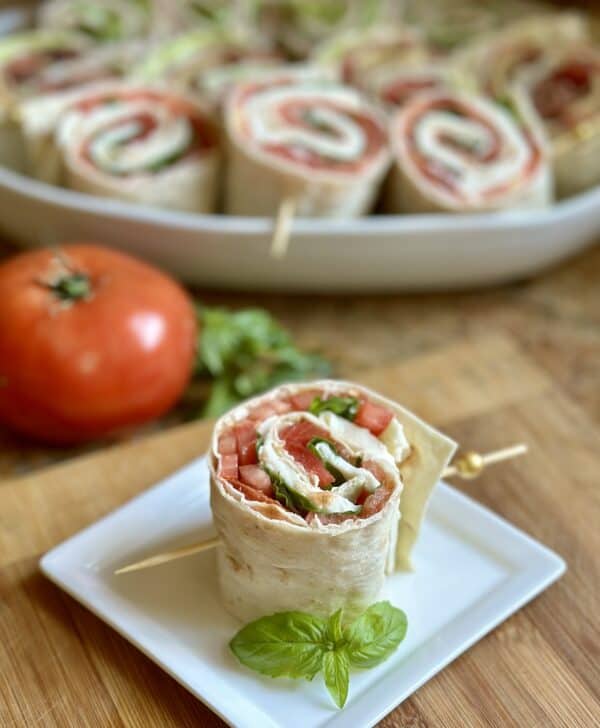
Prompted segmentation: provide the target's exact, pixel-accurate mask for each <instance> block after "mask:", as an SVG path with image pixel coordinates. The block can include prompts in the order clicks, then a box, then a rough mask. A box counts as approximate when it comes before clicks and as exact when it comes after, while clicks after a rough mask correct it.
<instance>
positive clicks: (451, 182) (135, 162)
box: [0, 0, 600, 217]
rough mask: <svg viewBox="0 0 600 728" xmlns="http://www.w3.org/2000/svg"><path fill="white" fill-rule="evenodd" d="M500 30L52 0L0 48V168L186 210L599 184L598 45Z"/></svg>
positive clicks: (282, 10)
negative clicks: (285, 200)
mask: <svg viewBox="0 0 600 728" xmlns="http://www.w3.org/2000/svg"><path fill="white" fill-rule="evenodd" d="M367 10H368V12H367ZM505 21H506V19H505V18H504V19H500V20H499V21H498V23H499V25H496V27H494V26H493V24H492V26H491V27H485V28H483V30H481V29H480V30H478V32H464V33H463V34H462V35H461V34H460V33H459V34H456V35H457V37H453V38H452V39H451V41H450V42H440V38H439V34H436V33H434V32H432V27H431V26H430V25H429V26H428V25H427V23H420V22H419V19H418V18H416V19H414V18H413V19H411V18H408V19H407V18H406V17H403V16H402V13H400V12H396V13H392V12H390V8H389V3H383V2H379V3H378V2H375V1H374V0H371V2H368V3H356V2H355V3H352V2H346V3H339V2H338V3H335V2H334V3H332V4H331V5H330V4H328V3H322V4H319V3H314V2H306V3H303V2H299V1H296V2H288V3H285V2H282V3H273V2H260V0H246V2H240V1H238V2H232V3H212V4H211V3H210V2H204V3H202V2H187V1H184V0H179V1H176V0H175V1H174V0H155V1H154V2H152V0H105V1H104V2H102V1H101V0H99V1H97V2H94V3H91V2H90V3H85V2H81V0H50V1H49V2H45V3H43V4H42V5H40V9H39V11H38V14H37V16H36V27H35V28H33V29H30V30H25V31H22V32H19V33H18V34H13V35H10V36H5V37H4V38H3V39H2V40H0V163H1V164H3V165H4V166H6V167H10V168H13V169H16V170H18V171H20V172H23V173H26V174H29V175H31V176H32V177H35V178H37V179H39V180H42V181H44V182H46V183H50V184H54V185H59V186H62V187H65V188H68V189H71V190H76V191H79V192H83V193H87V194H92V195H97V196H101V197H111V198H116V199H119V200H127V201H133V202H139V203H143V204H146V205H153V206H157V207H162V208H171V209H176V210H184V211H188V212H198V213H224V214H229V215H262V216H265V215H273V214H275V213H276V211H277V209H278V206H279V205H280V204H281V200H282V197H284V196H293V198H294V200H295V201H296V214H297V215H299V216H305V217H357V216H360V215H365V214H369V213H372V212H374V211H377V212H380V213H381V212H382V213H423V212H477V211H488V210H506V209H512V208H536V207H542V206H545V205H548V204H551V202H552V201H553V200H554V199H557V198H561V197H564V196H569V195H573V194H575V193H579V192H581V191H583V190H585V189H587V188H590V187H591V186H593V185H596V184H598V182H600V50H599V49H598V48H597V47H594V45H593V43H592V40H591V37H590V31H589V28H588V24H587V22H586V19H585V17H583V16H580V15H578V14H574V13H564V12H563V13H558V12H552V13H551V12H543V13H539V12H536V13H535V14H533V15H527V14H526V15H525V17H522V18H520V19H519V20H516V21H515V20H514V19H512V20H510V22H508V23H507V22H505ZM447 40H448V39H446V41H447Z"/></svg>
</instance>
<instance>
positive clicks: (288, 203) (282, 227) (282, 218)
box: [271, 196, 297, 258]
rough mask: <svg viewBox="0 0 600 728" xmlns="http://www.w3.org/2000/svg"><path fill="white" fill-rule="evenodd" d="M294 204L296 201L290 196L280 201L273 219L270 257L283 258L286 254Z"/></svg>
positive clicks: (294, 210) (294, 211) (294, 209)
mask: <svg viewBox="0 0 600 728" xmlns="http://www.w3.org/2000/svg"><path fill="white" fill-rule="evenodd" d="M296 204H297V200H296V198H295V197H292V196H288V197H284V198H283V200H281V203H280V205H279V210H278V211H277V217H276V219H275V230H274V231H273V240H272V241H271V257H273V258H283V257H285V254H286V253H287V249H288V245H289V242H290V233H291V230H292V222H293V221H294V215H295V213H296Z"/></svg>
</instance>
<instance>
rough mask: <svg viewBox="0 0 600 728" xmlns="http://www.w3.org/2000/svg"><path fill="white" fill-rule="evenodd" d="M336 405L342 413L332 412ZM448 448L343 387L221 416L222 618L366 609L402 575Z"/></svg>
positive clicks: (214, 456)
mask: <svg viewBox="0 0 600 728" xmlns="http://www.w3.org/2000/svg"><path fill="white" fill-rule="evenodd" d="M340 397H341V398H343V399H342V402H344V403H345V406H346V411H345V413H342V411H341V410H340V409H339V408H337V409H336V407H335V406H332V403H335V402H336V400H337V402H338V404H339V402H340V400H339V398H340ZM317 398H319V399H317ZM315 403H318V404H319V406H318V407H317V408H316V409H315ZM332 409H336V412H337V413H336V412H333V411H332ZM257 443H258V444H257ZM454 449H455V443H454V442H453V441H452V440H450V439H449V438H447V437H446V436H445V435H442V434H441V433H439V432H437V431H436V430H434V429H433V428H431V427H430V426H429V425H427V424H425V423H424V422H422V421H421V420H420V419H418V418H417V417H416V416H415V415H413V414H412V413H411V412H409V411H408V410H406V409H404V408H403V407H401V406H400V405H398V404H396V403H394V402H391V401H389V400H387V399H384V398H383V397H381V396H380V395H377V394H375V393H374V392H372V391H370V390H368V389H366V388H364V387H361V386H358V385H356V384H352V383H350V382H340V381H331V380H324V381H317V382H312V383H310V384H294V385H284V386H282V387H278V388H277V389H275V390H273V391H271V392H269V393H267V394H265V395H262V396H261V397H257V398H255V399H253V400H250V401H249V402H247V403H245V404H243V405H241V406H239V407H236V408H235V409H233V410H232V411H231V412H229V413H228V414H227V415H225V416H223V417H222V418H221V419H219V420H218V422H217V423H216V425H215V430H214V436H213V441H212V448H211V463H210V468H211V507H212V511H213V517H214V522H215V526H216V528H217V531H218V533H219V536H220V539H221V543H220V545H219V547H218V549H217V564H218V573H219V584H220V590H221V596H222V599H223V604H224V606H225V607H226V609H227V610H228V611H229V612H231V613H232V614H233V615H235V616H236V617H238V618H239V619H241V620H244V621H248V620H251V619H254V618H256V617H259V616H263V615H265V614H270V613H272V612H277V611H283V610H290V609H292V610H293V609H298V610H305V611H308V612H311V613H314V614H321V615H326V614H330V613H331V612H332V611H334V610H336V609H338V608H340V607H343V608H344V609H345V610H346V611H347V612H349V613H352V612H354V611H358V610H360V609H363V608H364V607H365V606H367V605H368V604H371V603H372V602H373V601H375V600H376V599H377V595H378V594H379V591H380V590H381V587H382V586H383V583H384V580H385V575H386V574H387V573H390V572H391V571H392V570H393V569H394V568H410V566H411V561H410V553H411V549H412V546H413V545H414V542H415V540H416V538H417V535H418V532H419V528H420V525H421V521H422V519H423V515H424V513H425V509H426V505H427V501H428V499H429V497H430V495H431V492H432V489H433V487H434V486H435V484H436V482H437V480H438V478H439V476H440V474H441V472H442V470H443V468H444V467H445V466H446V464H447V463H448V461H449V460H450V458H451V456H452V454H453V452H454Z"/></svg>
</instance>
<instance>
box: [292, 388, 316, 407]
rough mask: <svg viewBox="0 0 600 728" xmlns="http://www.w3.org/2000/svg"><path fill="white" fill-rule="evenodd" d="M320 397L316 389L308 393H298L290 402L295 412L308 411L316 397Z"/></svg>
mask: <svg viewBox="0 0 600 728" xmlns="http://www.w3.org/2000/svg"><path fill="white" fill-rule="evenodd" d="M318 396H319V392H317V390H316V389H311V390H309V391H307V392H298V394H294V395H293V396H292V397H290V401H291V403H292V406H293V408H294V409H295V410H307V409H308V408H309V407H310V406H311V404H312V402H313V400H314V398H315V397H318Z"/></svg>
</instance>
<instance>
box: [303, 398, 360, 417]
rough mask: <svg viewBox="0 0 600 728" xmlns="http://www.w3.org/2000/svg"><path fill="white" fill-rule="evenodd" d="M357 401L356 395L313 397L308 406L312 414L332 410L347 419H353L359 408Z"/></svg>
mask: <svg viewBox="0 0 600 728" xmlns="http://www.w3.org/2000/svg"><path fill="white" fill-rule="evenodd" d="M359 405H360V403H359V401H358V399H357V398H356V397H329V398H328V399H322V398H321V397H315V398H314V399H313V401H312V402H311V403H310V407H309V408H308V410H309V412H311V413H312V414H313V415H320V414H321V412H333V414H334V415H339V416H340V417H344V418H345V419H347V420H354V418H355V417H356V413H357V412H358V408H359Z"/></svg>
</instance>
